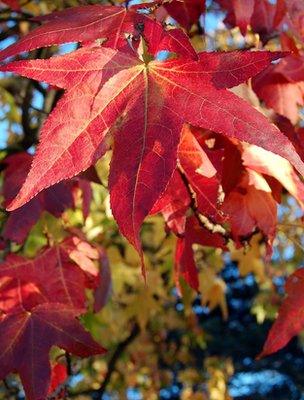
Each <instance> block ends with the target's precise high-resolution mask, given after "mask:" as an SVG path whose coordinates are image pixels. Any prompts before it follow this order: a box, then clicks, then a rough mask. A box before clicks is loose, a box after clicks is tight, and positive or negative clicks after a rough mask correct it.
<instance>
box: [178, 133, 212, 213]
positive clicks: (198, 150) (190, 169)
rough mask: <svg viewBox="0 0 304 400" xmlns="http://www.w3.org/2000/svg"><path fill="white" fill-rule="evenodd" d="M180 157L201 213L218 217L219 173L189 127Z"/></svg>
mask: <svg viewBox="0 0 304 400" xmlns="http://www.w3.org/2000/svg"><path fill="white" fill-rule="evenodd" d="M178 157H179V162H180V165H181V168H182V170H183V171H184V174H185V176H186V177H187V179H188V182H189V184H190V186H191V188H192V190H193V191H194V193H195V195H196V201H197V207H198V209H199V211H200V212H201V213H202V214H204V215H208V216H211V217H216V216H218V208H217V202H218V197H219V184H220V183H219V180H218V179H217V178H216V177H215V175H216V172H217V171H216V169H215V168H214V166H213V165H212V163H211V161H210V160H209V158H208V156H207V154H206V153H205V151H204V150H203V148H202V147H201V145H200V144H199V143H198V141H197V140H196V138H195V137H194V136H193V134H192V132H191V130H190V129H189V127H187V126H186V127H185V128H184V129H183V132H182V139H181V142H180V145H179V149H178Z"/></svg>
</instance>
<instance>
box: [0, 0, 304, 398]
mask: <svg viewBox="0 0 304 400" xmlns="http://www.w3.org/2000/svg"><path fill="white" fill-rule="evenodd" d="M94 3H101V2H100V1H77V0H66V1H64V0H54V1H48V0H44V1H34V0H32V1H27V0H24V1H21V5H22V6H23V7H22V13H13V14H11V11H9V10H8V9H6V8H5V6H3V7H2V8H1V12H0V25H1V32H0V45H1V47H5V46H7V45H8V44H9V43H11V42H12V40H16V39H17V38H18V37H19V36H21V35H24V34H25V33H27V32H28V31H29V29H31V28H32V27H33V26H34V25H35V23H34V22H33V21H32V22H31V21H30V22H29V21H28V16H35V15H41V14H46V13H49V12H50V11H52V10H60V9H63V8H66V7H70V6H75V5H80V4H94ZM105 4H106V2H105ZM223 18H224V15H223V14H222V13H221V12H220V11H219V8H218V7H217V5H216V3H215V2H212V1H209V2H208V11H207V14H206V16H205V18H204V20H202V21H201V24H200V26H194V27H193V29H192V31H191V37H192V42H193V45H194V46H195V48H196V49H197V50H199V51H201V50H232V49H250V48H255V49H259V48H261V47H262V43H261V41H260V38H259V35H258V34H255V33H253V32H252V31H251V30H250V29H248V32H247V34H246V36H245V37H244V36H242V35H241V34H240V31H239V29H238V28H233V29H230V30H229V29H227V28H226V27H224V25H223V22H222V21H223ZM171 22H172V21H171ZM203 30H204V32H205V34H204V35H203V34H202V32H203ZM277 47H278V38H277V37H275V36H274V37H272V38H270V39H269V40H268V41H267V43H266V48H268V49H271V50H275V49H277ZM69 50H71V46H62V47H61V48H57V47H51V48H48V49H44V50H37V51H35V52H34V53H35V54H34V55H35V57H40V58H47V57H50V56H51V55H53V54H57V53H58V52H60V53H62V52H66V51H69ZM236 90H237V93H238V94H239V95H241V96H243V97H244V98H245V99H247V100H249V101H251V102H252V103H253V104H254V105H255V106H258V107H260V108H261V109H262V104H260V103H259V100H258V99H257V97H256V96H255V95H254V93H253V92H252V91H251V89H250V86H246V87H244V86H242V87H239V88H237V89H236ZM58 98H59V97H58V91H56V90H55V89H49V88H46V87H45V86H44V85H43V84H40V83H36V82H33V81H28V80H26V79H22V78H20V77H15V76H7V75H6V76H5V77H3V76H2V75H1V76H0V103H1V110H0V142H1V147H2V150H1V158H2V159H3V158H4V157H5V156H6V155H8V154H11V153H15V152H16V151H21V150H27V151H29V152H33V149H34V146H35V144H36V143H37V138H38V137H39V131H40V129H41V125H42V123H43V121H44V119H45V117H46V115H47V114H48V113H49V112H50V111H51V110H52V108H53V107H54V104H56V101H57V100H58ZM264 112H269V111H266V110H264ZM109 159H110V157H108V158H107V159H103V160H102V162H100V163H98V165H97V166H96V170H97V173H98V176H99V178H100V181H101V184H95V183H93V184H92V187H93V201H92V203H91V209H90V211H91V212H90V214H89V217H88V218H87V219H86V221H84V219H83V215H82V212H81V202H82V199H81V195H80V194H79V198H78V206H79V207H78V208H76V209H75V210H68V211H66V212H65V213H64V215H63V217H62V218H61V219H58V218H54V217H53V216H52V215H50V214H47V213H44V214H43V216H42V217H41V218H40V220H39V221H38V222H37V224H36V225H35V226H34V227H33V229H32V230H31V233H30V235H29V237H28V239H27V241H26V243H25V244H24V245H23V247H22V249H18V250H21V251H22V253H23V254H24V255H25V256H28V257H34V256H35V254H37V252H38V251H39V250H40V249H41V248H42V247H43V246H45V244H46V243H47V241H48V240H50V238H51V239H52V240H53V241H54V242H60V241H61V240H62V239H63V237H64V235H65V232H66V230H67V229H68V230H73V229H81V230H82V231H83V233H84V234H85V236H86V237H87V239H88V240H89V241H92V242H93V243H98V244H101V245H102V246H103V247H104V248H106V250H107V253H108V257H109V265H110V268H111V274H112V294H111V297H110V300H109V302H108V304H107V305H106V307H105V308H104V309H103V310H102V311H101V312H100V313H98V314H95V315H94V314H93V313H88V314H87V315H86V316H85V317H84V318H83V321H82V322H83V324H84V325H85V326H86V327H87V328H88V329H89V330H90V331H91V332H92V334H93V336H94V337H95V338H96V340H97V341H100V342H102V344H103V345H104V346H105V347H106V348H107V349H108V350H109V352H108V355H107V356H106V357H103V358H99V357H96V358H91V359H87V360H82V361H80V360H78V359H74V358H73V359H72V361H71V365H70V368H71V371H70V372H71V377H70V379H69V394H68V397H67V398H75V399H79V400H81V399H89V398H95V399H97V398H102V399H105V400H107V399H130V400H141V399H146V400H154V399H155V400H156V399H162V400H166V399H181V400H207V399H210V400H229V399H238V400H241V399H243V400H245V399H254V400H259V399H268V400H271V399H273V400H278V399H282V400H287V399H288V400H293V399H295V400H296V399H301V398H304V397H303V395H302V393H304V379H303V373H302V370H303V367H304V353H303V350H304V348H303V346H304V336H303V337H301V336H300V337H299V338H297V339H294V340H293V341H292V342H291V343H290V344H289V345H288V346H287V348H285V349H284V350H283V351H281V352H279V353H278V354H276V355H274V356H272V357H269V358H266V359H262V360H260V361H256V360H255V357H256V356H257V354H258V353H259V352H260V351H261V349H262V345H263V342H264V341H265V339H266V335H267V331H268V329H269V327H270V325H271V322H272V321H273V320H274V318H275V317H276V313H277V310H278V306H279V305H280V303H281V300H282V296H283V295H284V282H285V279H286V277H287V276H288V275H289V274H290V273H292V272H293V271H294V270H295V269H297V268H298V267H299V266H300V265H301V263H302V260H303V251H304V238H303V225H302V223H301V219H299V216H300V215H301V211H300V209H299V207H298V205H297V203H296V202H295V201H294V200H293V199H292V198H290V197H289V196H288V195H287V194H286V195H285V197H284V201H283V203H282V205H281V206H280V207H279V226H278V233H277V237H276V239H275V242H274V253H273V256H272V259H271V260H270V261H269V262H265V258H264V256H265V248H264V245H263V244H261V240H260V237H259V235H258V234H257V235H255V236H253V238H252V239H251V242H250V244H248V246H247V247H246V248H245V249H241V250H235V249H233V248H231V249H230V250H231V252H230V253H229V254H228V253H223V252H221V251H219V250H213V249H210V248H203V247H201V246H199V245H197V247H196V248H195V253H196V261H197V265H198V266H199V270H200V289H201V293H202V294H200V295H197V294H196V293H195V292H194V291H193V290H191V289H190V288H188V287H187V286H186V285H184V284H183V282H181V285H182V296H181V297H180V296H178V293H177V290H176V288H175V284H174V281H173V272H172V271H173V270H174V266H173V263H174V261H173V260H174V254H173V253H174V244H175V240H176V239H175V238H174V237H173V236H172V235H171V234H168V233H167V232H166V229H165V225H164V221H163V219H162V218H161V217H160V216H154V217H151V218H150V219H148V220H147V221H146V222H145V225H144V228H143V231H142V240H143V246H144V250H145V256H146V261H147V266H148V275H147V285H146V284H145V283H144V281H143V279H142V276H141V272H140V268H139V262H138V257H137V254H136V252H135V251H134V249H133V248H132V247H131V246H130V245H129V244H128V243H127V242H126V240H124V239H123V238H122V237H121V235H120V234H119V232H118V230H117V226H116V224H115V221H114V220H113V218H112V215H111V210H110V206H109V195H108V190H107V173H108V167H109ZM5 220H6V213H5V212H4V211H3V210H2V214H1V222H2V224H4V222H5ZM9 246H10V249H11V250H13V249H14V246H17V245H15V244H12V243H10V244H9ZM6 251H8V249H5V250H4V251H3V252H2V253H3V254H2V256H4V254H5V252H6ZM53 357H54V360H55V359H57V360H59V361H62V362H63V363H65V362H66V361H65V359H64V357H63V354H62V352H60V351H54V355H53ZM100 384H102V386H101V387H100ZM59 396H60V394H58V398H60V397H59ZM22 398H23V393H22V391H21V390H20V384H19V382H18V381H17V380H16V378H15V377H12V378H10V379H8V380H7V381H5V382H4V383H3V384H2V385H1V386H0V399H3V400H4V399H5V400H8V399H22ZM50 398H51V397H50ZM53 398H54V397H53Z"/></svg>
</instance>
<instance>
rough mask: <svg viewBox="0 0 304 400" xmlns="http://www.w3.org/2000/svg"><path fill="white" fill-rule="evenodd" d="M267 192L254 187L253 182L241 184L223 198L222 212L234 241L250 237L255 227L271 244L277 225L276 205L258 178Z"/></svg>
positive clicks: (263, 181)
mask: <svg viewBox="0 0 304 400" xmlns="http://www.w3.org/2000/svg"><path fill="white" fill-rule="evenodd" d="M260 179H261V182H262V183H264V184H265V186H266V188H267V187H268V192H267V191H266V190H263V189H262V188H260V187H255V182H250V181H249V182H248V180H249V177H248V176H245V177H244V179H243V182H242V183H241V184H240V185H239V186H238V187H237V188H236V189H235V190H233V191H231V192H230V193H229V195H228V196H227V197H226V198H225V200H224V203H223V206H222V210H223V212H224V213H225V214H226V215H227V217H228V219H229V222H230V225H231V231H232V235H233V237H234V239H235V240H236V241H238V240H239V239H242V238H245V237H247V236H248V235H249V236H250V235H251V234H252V233H253V232H254V230H255V228H256V227H258V228H260V230H261V231H262V232H263V233H264V235H265V236H266V237H267V238H268V241H269V243H271V242H272V240H273V238H274V235H275V230H276V224H277V205H276V202H275V200H274V199H273V197H272V195H271V193H270V192H271V189H270V188H269V186H268V185H267V182H266V181H265V180H264V179H263V178H262V177H261V176H260Z"/></svg>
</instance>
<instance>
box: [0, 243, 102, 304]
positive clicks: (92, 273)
mask: <svg viewBox="0 0 304 400" xmlns="http://www.w3.org/2000/svg"><path fill="white" fill-rule="evenodd" d="M73 240H74V242H73ZM77 245H78V248H77ZM88 249H89V251H90V252H89V253H88ZM92 252H95V253H97V257H96V258H94V256H95V253H94V254H93V255H92ZM98 258H99V253H98V251H97V250H96V249H93V248H92V246H90V245H89V244H85V242H81V241H80V240H79V239H78V238H71V239H67V240H66V241H65V242H63V243H62V244H61V245H59V246H54V247H51V248H49V249H47V250H45V251H44V252H42V253H41V254H40V255H38V256H37V257H36V258H35V259H34V260H29V259H25V258H23V257H20V256H16V255H14V254H10V255H8V257H7V258H6V261H5V262H4V263H2V264H1V266H0V277H11V278H15V279H21V280H22V281H23V282H30V283H34V284H35V285H36V286H37V287H38V288H39V290H40V292H41V293H42V295H43V296H44V302H45V301H47V302H53V301H54V300H55V301H56V302H60V303H64V304H68V305H73V306H75V307H77V308H84V307H85V287H86V286H87V287H93V288H96V287H97V285H98V283H99V279H100V278H99V274H98V270H97V268H96V267H95V265H94V263H93V261H92V259H93V260H94V259H98ZM71 259H73V260H75V261H76V262H77V264H78V265H77V264H75V263H74V262H73V261H71ZM85 279H87V282H86V280H85ZM40 302H42V301H40ZM23 307H24V308H25V309H27V310H28V309H30V308H29V306H28V304H27V303H26V304H23Z"/></svg>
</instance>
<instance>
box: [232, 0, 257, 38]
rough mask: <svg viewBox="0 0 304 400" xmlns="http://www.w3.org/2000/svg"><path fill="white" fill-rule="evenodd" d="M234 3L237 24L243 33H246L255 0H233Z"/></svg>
mask: <svg viewBox="0 0 304 400" xmlns="http://www.w3.org/2000/svg"><path fill="white" fill-rule="evenodd" d="M232 4H233V9H234V15H235V22H236V25H237V26H238V27H239V28H240V31H241V33H242V34H243V35H245V34H246V32H247V26H248V25H249V24H250V20H251V17H252V14H253V10H254V0H245V1H244V0H232Z"/></svg>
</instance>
